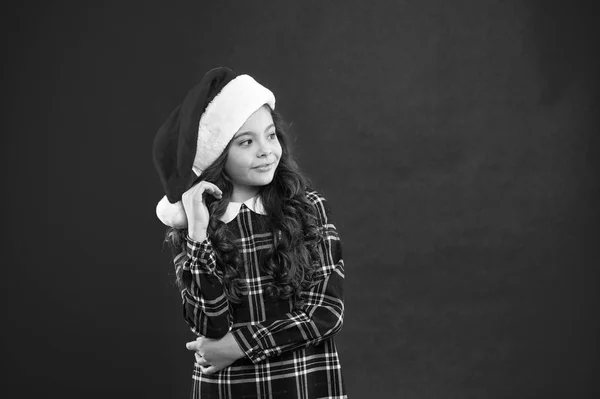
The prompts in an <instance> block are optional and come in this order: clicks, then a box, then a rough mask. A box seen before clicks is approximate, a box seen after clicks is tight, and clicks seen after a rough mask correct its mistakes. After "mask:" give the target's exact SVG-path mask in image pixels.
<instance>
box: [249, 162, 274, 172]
mask: <svg viewBox="0 0 600 399" xmlns="http://www.w3.org/2000/svg"><path fill="white" fill-rule="evenodd" d="M274 164H275V162H271V163H265V164H262V165H259V166H256V167H254V168H253V169H256V170H258V171H259V172H268V171H270V170H271V169H272V168H273V165H274Z"/></svg>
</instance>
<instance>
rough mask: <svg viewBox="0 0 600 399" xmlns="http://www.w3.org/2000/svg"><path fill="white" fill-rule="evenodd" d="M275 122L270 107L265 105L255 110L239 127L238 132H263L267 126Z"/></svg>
mask: <svg viewBox="0 0 600 399" xmlns="http://www.w3.org/2000/svg"><path fill="white" fill-rule="evenodd" d="M272 124H273V118H272V117H271V112H270V110H269V108H268V107H267V106H266V105H264V106H262V107H260V108H259V109H257V110H256V111H254V113H253V114H252V115H250V116H249V117H248V119H246V122H244V124H243V125H242V126H241V127H240V128H239V129H238V131H237V132H236V134H241V133H244V132H255V133H256V132H258V133H260V132H263V131H264V130H265V129H266V128H267V127H269V126H270V125H272Z"/></svg>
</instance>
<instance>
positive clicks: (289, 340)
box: [232, 193, 344, 363]
mask: <svg viewBox="0 0 600 399" xmlns="http://www.w3.org/2000/svg"><path fill="white" fill-rule="evenodd" d="M311 194H312V195H309V196H308V197H309V199H311V200H312V201H313V202H314V203H315V206H316V207H317V209H318V214H319V222H320V224H321V226H322V227H321V229H322V232H323V241H322V243H321V246H320V249H321V250H320V253H321V265H320V268H319V269H318V270H317V271H316V273H315V280H316V283H315V285H313V287H312V288H311V289H310V290H308V291H305V292H303V293H302V297H303V299H304V302H305V303H304V305H303V306H302V307H300V308H298V309H294V310H293V311H291V312H289V313H288V314H286V316H285V317H284V318H282V319H279V320H275V321H270V322H264V323H258V324H249V325H245V326H242V327H240V328H238V329H236V330H234V331H232V333H233V336H234V338H235V339H236V341H237V342H238V344H239V345H240V347H241V348H242V350H243V351H244V352H245V353H246V355H247V356H248V358H249V359H250V360H251V361H252V362H253V363H258V362H260V361H262V360H264V359H266V358H267V357H269V356H275V355H279V354H281V353H282V352H284V351H290V350H294V349H297V348H301V347H307V346H310V345H317V344H319V343H320V342H322V341H323V340H325V339H328V338H330V337H331V336H333V335H335V334H336V333H337V332H338V331H339V330H340V329H341V328H342V324H343V319H344V261H343V260H342V250H341V243H340V237H339V235H338V232H337V230H336V228H335V226H334V225H333V223H331V222H330V221H328V218H327V212H326V208H325V203H324V201H325V199H324V198H323V197H321V196H319V195H317V194H316V193H311Z"/></svg>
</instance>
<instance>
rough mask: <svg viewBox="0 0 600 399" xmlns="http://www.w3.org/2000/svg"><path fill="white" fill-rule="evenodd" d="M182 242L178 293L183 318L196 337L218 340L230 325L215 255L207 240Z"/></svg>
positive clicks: (226, 302) (188, 238)
mask: <svg viewBox="0 0 600 399" xmlns="http://www.w3.org/2000/svg"><path fill="white" fill-rule="evenodd" d="M186 241H187V247H186V253H187V259H186V260H185V262H184V264H183V273H182V280H183V287H184V288H183V289H182V290H181V297H182V300H183V317H184V319H185V320H186V322H187V323H188V325H189V326H190V328H191V330H192V331H193V332H194V333H195V334H196V335H202V336H204V337H208V338H221V337H222V336H224V335H225V334H226V333H227V331H229V328H230V326H231V323H230V317H229V303H228V301H227V298H226V297H225V293H224V291H223V284H222V277H223V276H222V272H221V271H219V270H218V269H217V267H216V265H217V261H216V254H215V252H214V250H213V247H212V243H211V242H210V239H209V238H205V239H204V240H202V241H195V240H193V239H191V238H190V237H189V236H188V237H186Z"/></svg>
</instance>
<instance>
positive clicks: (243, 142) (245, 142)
mask: <svg viewBox="0 0 600 399" xmlns="http://www.w3.org/2000/svg"><path fill="white" fill-rule="evenodd" d="M250 144H252V140H244V141H240V146H242V147H248V146H249V145H250Z"/></svg>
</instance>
